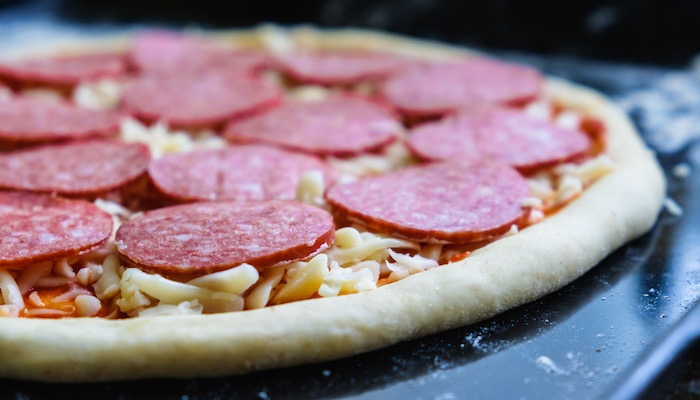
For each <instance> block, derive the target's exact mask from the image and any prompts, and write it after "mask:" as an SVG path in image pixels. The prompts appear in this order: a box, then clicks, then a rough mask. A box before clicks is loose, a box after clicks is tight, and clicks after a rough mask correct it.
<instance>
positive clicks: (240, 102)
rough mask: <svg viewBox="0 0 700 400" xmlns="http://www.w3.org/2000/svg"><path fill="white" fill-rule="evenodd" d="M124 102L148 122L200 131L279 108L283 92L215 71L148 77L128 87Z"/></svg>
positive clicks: (262, 82)
mask: <svg viewBox="0 0 700 400" xmlns="http://www.w3.org/2000/svg"><path fill="white" fill-rule="evenodd" d="M122 100H123V103H124V106H125V108H127V109H129V110H131V111H132V112H133V113H134V114H135V115H137V116H138V117H139V118H141V119H143V120H146V121H147V122H153V121H163V122H166V123H168V124H169V125H170V126H174V127H181V128H199V127H209V126H216V125H220V124H223V123H224V122H226V121H227V120H229V119H231V118H235V117H240V116H243V115H247V114H249V113H254V112H256V111H260V110H262V109H265V108H267V107H270V106H272V105H274V104H277V103H278V102H279V101H280V100H281V92H280V89H279V88H278V87H277V86H276V85H274V84H272V83H271V82H268V81H266V80H263V79H258V78H253V77H250V76H247V75H245V74H242V73H241V72H240V71H236V70H232V71H229V72H226V71H223V70H219V69H216V70H206V71H202V72H201V73H199V74H196V75H192V74H181V73H161V74H155V73H153V74H146V75H143V76H140V77H138V78H136V79H135V80H134V81H132V82H131V83H130V84H128V85H127V86H126V87H125V89H124V93H123V97H122Z"/></svg>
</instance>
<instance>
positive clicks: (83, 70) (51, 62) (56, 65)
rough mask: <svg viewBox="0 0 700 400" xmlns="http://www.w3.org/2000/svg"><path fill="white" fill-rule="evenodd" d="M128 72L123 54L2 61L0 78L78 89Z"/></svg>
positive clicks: (0, 63)
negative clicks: (98, 80)
mask: <svg viewBox="0 0 700 400" xmlns="http://www.w3.org/2000/svg"><path fill="white" fill-rule="evenodd" d="M125 72H126V60H125V58H124V56H123V55H121V54H82V55H75V56H65V57H55V58H36V59H34V58H32V59H22V60H11V61H3V62H0V78H5V79H8V80H10V81H14V82H22V83H32V84H40V85H52V86H74V85H77V84H78V83H80V82H82V81H90V80H97V79H102V78H114V77H118V76H120V75H122V74H124V73H125Z"/></svg>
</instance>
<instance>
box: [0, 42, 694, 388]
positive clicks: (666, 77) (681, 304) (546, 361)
mask: <svg viewBox="0 0 700 400" xmlns="http://www.w3.org/2000/svg"><path fill="white" fill-rule="evenodd" d="M504 56H506V57H507V58H511V59H515V60H520V61H523V62H527V63H530V64H533V65H535V66H537V67H539V68H541V69H543V70H544V71H545V72H548V73H552V74H554V75H558V76H562V77H564V78H567V79H571V80H573V81H576V82H578V83H582V84H584V85H588V86H592V87H594V88H597V89H599V90H601V91H603V92H605V93H606V94H608V95H610V96H612V97H613V99H615V101H616V102H617V103H618V104H619V105H620V106H622V107H623V108H625V109H626V110H627V111H628V112H629V113H630V115H632V117H633V119H634V120H635V122H636V123H637V124H638V126H639V127H640V129H641V130H642V132H643V134H644V135H645V138H646V139H647V141H648V142H649V143H650V144H652V145H653V146H654V148H655V149H656V150H658V156H659V158H660V160H661V162H662V164H663V166H664V168H665V170H666V172H667V176H668V180H669V197H670V198H671V199H673V200H675V202H677V203H678V205H679V206H680V208H681V209H682V210H683V215H682V216H678V215H673V213H672V212H669V211H673V207H672V206H671V207H669V208H668V210H666V211H664V212H663V213H662V215H661V218H660V220H659V222H658V223H657V225H656V227H655V228H654V229H653V230H652V231H651V232H650V233H648V234H646V235H645V236H643V237H642V238H640V239H638V240H637V241H635V242H633V243H631V244H629V245H627V246H625V247H623V248H622V249H620V250H619V251H617V252H616V253H614V254H613V255H611V256H610V257H608V258H607V259H606V260H605V261H604V262H602V263H601V264H600V265H598V266H597V267H595V268H594V269H593V270H591V271H590V272H589V273H588V274H586V275H585V276H583V277H582V278H581V279H579V280H577V281H576V282H574V283H573V284H571V285H569V286H567V287H566V288H564V289H562V290H560V291H558V292H556V293H554V294H551V295H549V296H547V297H545V298H543V299H541V300H539V301H537V302H535V303H531V304H528V305H525V306H523V307H520V308H517V309H515V310H511V311H509V312H507V313H505V314H502V315H500V316H498V317H496V318H493V319H490V320H487V321H485V322H483V323H480V324H476V325H472V326H469V327H464V328H460V329H455V330H452V331H448V332H444V333H441V334H438V335H433V336H429V337H426V338H423V339H419V340H414V341H409V342H405V343H400V344H398V345H395V346H392V347H389V348H386V349H383V350H379V351H375V352H371V353H367V354H363V355H359V356H355V357H352V358H348V359H344V360H339V361H335V362H329V363H323V364H317V365H311V366H302V367H297V368H289V369H281V370H275V371H268V372H261V373H255V374H249V375H246V376H242V377H229V378H218V379H195V380H145V381H133V382H115V383H104V384H87V385H67V384H50V385H49V384H38V383H33V382H19V381H11V380H0V394H1V395H2V397H3V398H17V399H43V398H49V397H50V398H62V397H67V396H77V397H78V398H80V397H93V396H94V395H95V393H100V397H101V398H120V399H136V398H143V397H148V398H154V399H171V398H181V399H185V398H186V399H215V398H218V399H228V398H231V399H236V398H261V399H268V398H269V399H287V398H289V399H291V398H344V397H351V398H361V399H375V398H376V399H380V398H381V399H384V398H421V399H440V400H448V399H458V398H463V397H466V396H468V397H470V398H524V399H562V398H576V399H585V398H598V397H601V396H603V395H604V394H606V393H608V391H609V390H610V389H611V387H612V386H614V384H615V382H616V379H617V378H619V377H620V376H622V375H623V371H625V370H627V369H628V368H630V367H632V366H633V362H634V359H635V358H636V357H638V356H640V355H641V354H642V353H643V352H644V351H645V350H646V349H647V348H648V347H649V346H651V345H652V344H653V343H654V342H655V341H656V340H658V339H659V338H660V337H661V336H662V335H663V334H664V333H665V332H667V331H668V329H669V328H670V327H671V326H672V325H673V324H674V323H675V322H677V321H678V320H679V319H680V318H681V317H682V315H683V314H684V313H685V312H686V311H687V310H688V309H689V308H690V306H691V305H692V304H693V303H694V302H695V301H696V300H697V299H699V298H700V247H697V243H700V229H699V228H698V227H700V215H699V214H700V206H699V205H700V174H699V173H698V172H697V170H698V168H700V140H698V138H700V81H699V80H698V78H697V76H696V75H693V72H692V71H689V70H685V71H681V70H666V69H658V68H651V67H638V66H631V65H621V64H607V63H605V64H604V63H597V62H591V61H585V60H578V59H566V58H556V57H538V56H528V55H522V54H519V55H516V54H506V55H504ZM630 201H634V199H630Z"/></svg>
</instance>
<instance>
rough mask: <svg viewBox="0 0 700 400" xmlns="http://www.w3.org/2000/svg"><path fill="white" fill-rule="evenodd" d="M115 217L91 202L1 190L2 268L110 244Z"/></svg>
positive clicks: (0, 237)
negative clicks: (107, 242) (106, 243)
mask: <svg viewBox="0 0 700 400" xmlns="http://www.w3.org/2000/svg"><path fill="white" fill-rule="evenodd" d="M112 223H113V222H112V217H111V216H110V215H109V214H107V213H106V212H104V211H102V210H100V209H99V208H97V207H96V206H95V205H93V204H92V203H88V202H86V201H81V200H68V199H62V198H58V197H52V196H49V195H42V194H34V193H26V192H2V191H0V265H2V266H21V265H24V264H31V263H38V262H43V261H52V260H56V259H59V258H64V257H72V256H75V255H78V254H80V253H82V252H84V251H87V250H90V249H92V248H94V247H96V246H99V245H101V244H103V243H104V242H106V241H107V239H108V238H109V236H110V235H111V233H112Z"/></svg>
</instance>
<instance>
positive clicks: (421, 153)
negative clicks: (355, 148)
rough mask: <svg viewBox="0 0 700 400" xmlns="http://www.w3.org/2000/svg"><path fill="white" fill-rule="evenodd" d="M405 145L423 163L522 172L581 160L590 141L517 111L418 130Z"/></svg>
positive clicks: (467, 115)
mask: <svg viewBox="0 0 700 400" xmlns="http://www.w3.org/2000/svg"><path fill="white" fill-rule="evenodd" d="M406 144H407V146H408V148H409V149H410V150H411V152H412V153H413V154H414V155H415V156H417V157H419V158H421V159H424V160H430V161H447V160H464V161H469V160H478V159H489V160H495V161H499V162H503V163H506V164H509V165H511V166H513V167H516V168H518V169H519V170H521V171H523V172H525V171H530V170H533V169H537V168H541V167H546V166H549V165H554V164H557V163H560V162H565V161H570V160H573V159H576V158H578V157H581V156H583V155H585V154H586V153H587V152H588V151H589V149H590V146H591V140H590V139H589V137H588V136H587V135H586V134H584V133H582V132H579V131H576V130H571V129H565V128H560V127H558V126H556V125H555V124H553V123H551V122H549V121H545V120H541V119H537V118H535V117H532V116H529V115H527V114H525V113H524V112H522V111H519V110H510V109H505V108H477V109H474V110H471V111H465V112H462V113H460V114H457V115H455V116H453V117H450V118H446V119H443V120H441V121H438V122H432V123H428V124H424V125H420V126H418V127H417V128H415V129H413V131H412V133H411V134H410V135H409V138H408V140H407V142H406Z"/></svg>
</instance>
